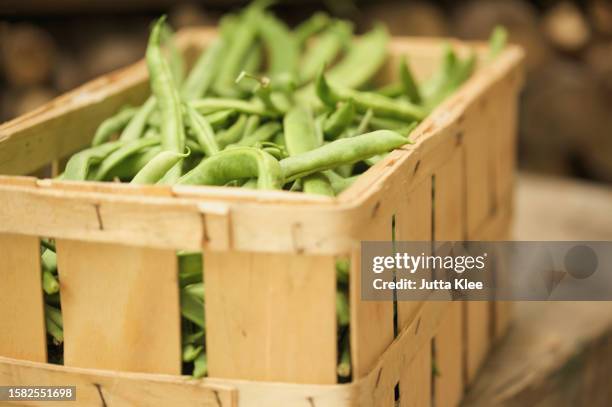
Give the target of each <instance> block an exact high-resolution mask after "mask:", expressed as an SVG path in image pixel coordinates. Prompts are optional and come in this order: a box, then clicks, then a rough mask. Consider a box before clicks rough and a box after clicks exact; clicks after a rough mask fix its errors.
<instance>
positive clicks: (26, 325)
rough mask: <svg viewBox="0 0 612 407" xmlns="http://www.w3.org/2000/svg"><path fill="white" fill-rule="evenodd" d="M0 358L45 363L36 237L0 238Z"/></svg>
mask: <svg viewBox="0 0 612 407" xmlns="http://www.w3.org/2000/svg"><path fill="white" fill-rule="evenodd" d="M0 356H7V357H12V358H17V359H25V360H33V361H37V362H45V361H46V360H47V342H46V334H45V316H44V311H43V292H42V284H41V270H40V243H39V241H38V238H37V237H31V236H21V235H12V234H0Z"/></svg>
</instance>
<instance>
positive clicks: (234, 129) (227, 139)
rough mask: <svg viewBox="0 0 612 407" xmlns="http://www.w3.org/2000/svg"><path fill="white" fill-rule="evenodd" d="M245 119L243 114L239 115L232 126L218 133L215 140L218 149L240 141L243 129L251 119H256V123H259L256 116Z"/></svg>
mask: <svg viewBox="0 0 612 407" xmlns="http://www.w3.org/2000/svg"><path fill="white" fill-rule="evenodd" d="M247 117H248V116H247V115H244V114H242V115H240V117H238V120H236V122H235V123H234V124H232V126H231V127H230V128H229V129H227V130H224V131H222V132H220V133H219V134H217V136H216V140H217V144H218V145H219V148H221V149H223V148H225V147H226V146H228V145H230V144H234V143H237V142H238V141H239V140H240V138H242V136H243V134H244V133H245V129H246V126H247V124H248V123H247V122H248V120H250V119H251V118H257V119H258V120H257V121H258V122H259V117H258V116H250V117H248V119H247Z"/></svg>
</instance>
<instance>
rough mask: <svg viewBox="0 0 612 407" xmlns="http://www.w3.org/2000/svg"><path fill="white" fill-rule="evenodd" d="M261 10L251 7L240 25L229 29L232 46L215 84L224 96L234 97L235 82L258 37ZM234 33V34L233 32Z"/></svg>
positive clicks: (226, 54)
mask: <svg viewBox="0 0 612 407" xmlns="http://www.w3.org/2000/svg"><path fill="white" fill-rule="evenodd" d="M260 15H261V10H259V9H258V8H257V7H249V8H247V10H246V11H245V12H244V13H243V15H242V16H241V17H240V20H239V23H237V24H235V26H230V27H228V31H229V32H230V33H229V34H228V35H231V43H230V42H228V44H231V46H229V47H226V50H225V55H224V56H223V64H222V66H223V69H220V70H219V73H218V75H217V79H216V82H215V90H216V91H217V93H219V94H222V95H234V94H235V90H232V86H233V84H234V80H235V79H236V77H237V76H238V74H239V73H240V71H241V70H242V66H243V62H244V60H245V58H246V56H247V55H248V53H249V49H250V48H251V47H252V46H253V43H254V42H255V38H256V35H257V20H258V18H259V17H260ZM231 31H233V32H231Z"/></svg>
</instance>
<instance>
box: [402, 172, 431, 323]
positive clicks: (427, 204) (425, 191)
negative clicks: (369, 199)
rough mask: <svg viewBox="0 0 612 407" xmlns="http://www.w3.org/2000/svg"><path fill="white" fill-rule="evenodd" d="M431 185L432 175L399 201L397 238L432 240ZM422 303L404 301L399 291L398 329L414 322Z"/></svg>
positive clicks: (404, 239) (403, 239)
mask: <svg viewBox="0 0 612 407" xmlns="http://www.w3.org/2000/svg"><path fill="white" fill-rule="evenodd" d="M431 185H432V184H431V176H430V177H427V178H425V179H424V180H423V181H421V182H420V183H419V184H417V185H416V186H414V188H412V189H411V190H410V191H409V192H408V193H407V196H406V197H405V198H404V199H402V200H401V201H400V202H399V205H400V208H399V210H398V212H397V214H396V216H395V228H396V231H395V237H396V240H398V241H431V232H432V230H431V228H432V219H431V218H432V206H431V192H432V191H431ZM427 254H429V252H428V253H426V255H427ZM422 273H423V274H424V273H425V271H422ZM420 305H421V302H420V301H403V300H402V295H401V293H398V303H397V319H398V330H402V329H403V328H405V327H406V326H408V324H410V323H411V322H412V320H413V319H414V316H415V315H416V312H417V311H418V308H419V306H420Z"/></svg>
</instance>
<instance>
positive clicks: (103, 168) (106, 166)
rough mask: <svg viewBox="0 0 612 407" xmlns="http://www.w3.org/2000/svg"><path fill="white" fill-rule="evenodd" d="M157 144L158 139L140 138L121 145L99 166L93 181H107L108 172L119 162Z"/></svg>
mask: <svg viewBox="0 0 612 407" xmlns="http://www.w3.org/2000/svg"><path fill="white" fill-rule="evenodd" d="M156 144H159V138H157V137H151V138H141V139H138V140H134V141H129V142H126V143H123V144H122V145H121V147H120V148H118V149H115V150H114V151H113V152H112V153H111V154H109V155H108V156H107V157H106V158H105V159H104V160H103V161H102V163H101V164H100V167H99V168H98V169H97V170H96V172H95V174H94V175H93V180H94V181H102V180H105V179H107V176H108V174H109V172H110V171H111V170H112V169H113V168H114V167H115V166H117V165H118V164H119V163H120V162H121V161H123V160H125V159H126V158H128V157H129V156H131V155H133V154H136V153H138V152H139V151H142V150H144V149H145V148H147V147H150V146H153V145H156Z"/></svg>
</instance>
